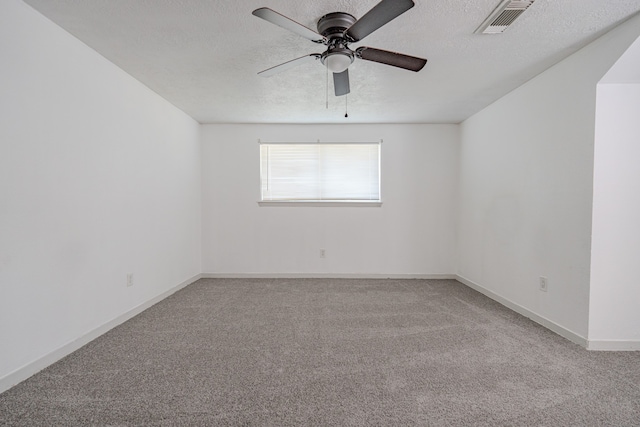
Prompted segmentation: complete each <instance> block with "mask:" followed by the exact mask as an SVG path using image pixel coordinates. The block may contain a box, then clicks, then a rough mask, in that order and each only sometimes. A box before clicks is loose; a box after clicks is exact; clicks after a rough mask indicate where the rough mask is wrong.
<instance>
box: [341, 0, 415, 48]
mask: <svg viewBox="0 0 640 427" xmlns="http://www.w3.org/2000/svg"><path fill="white" fill-rule="evenodd" d="M414 5H415V3H414V2H413V1H412V0H382V1H381V2H380V3H378V4H377V5H375V6H374V7H373V9H371V10H370V11H369V12H367V13H366V14H365V15H364V16H363V17H362V18H360V19H358V20H357V21H356V23H355V24H353V25H352V26H351V27H350V28H349V29H348V30H347V31H346V35H347V36H348V37H349V38H350V39H351V40H353V41H354V42H357V41H359V40H362V39H363V38H365V37H366V36H368V35H369V34H371V33H373V32H374V31H375V30H377V29H378V28H380V27H382V26H383V25H384V24H386V23H388V22H390V21H392V20H394V19H395V18H397V17H398V16H400V15H402V14H403V13H405V12H406V11H407V10H409V9H411V8H412V7H413V6H414Z"/></svg>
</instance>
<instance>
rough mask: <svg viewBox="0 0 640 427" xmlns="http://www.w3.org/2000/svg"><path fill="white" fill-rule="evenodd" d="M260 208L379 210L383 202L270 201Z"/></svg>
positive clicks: (260, 203) (262, 204) (261, 204)
mask: <svg viewBox="0 0 640 427" xmlns="http://www.w3.org/2000/svg"><path fill="white" fill-rule="evenodd" d="M258 205H259V206H261V207H262V206H264V207H284V206H287V207H312V206H316V207H317V206H322V207H327V208H328V207H359V208H377V207H381V206H382V202H375V201H372V202H369V201H361V202H358V201H344V202H341V201H337V200H331V201H326V202H325V201H321V200H313V201H303V200H291V201H288V200H270V201H264V202H258Z"/></svg>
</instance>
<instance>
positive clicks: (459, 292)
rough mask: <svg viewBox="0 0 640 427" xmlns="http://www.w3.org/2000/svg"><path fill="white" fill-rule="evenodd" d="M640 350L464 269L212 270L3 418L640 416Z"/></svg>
mask: <svg viewBox="0 0 640 427" xmlns="http://www.w3.org/2000/svg"><path fill="white" fill-rule="evenodd" d="M639 384H640V352H626V353H610V352H588V351H586V350H584V349H582V348H580V347H579V346H577V345H575V344H572V343H571V342H569V341H567V340H565V339H563V338H561V337H559V336H557V335H555V334H554V333H552V332H549V331H547V330H546V329H544V328H542V327H540V326H538V325H536V324H534V323H532V322H531V321H529V320H527V319H525V318H523V317H522V316H520V315H518V314H515V313H513V312H512V311H510V310H508V309H506V308H504V307H502V306H500V305H499V304H497V303H495V302H493V301H491V300H489V299H488V298H486V297H484V296H483V295H481V294H479V293H477V292H475V291H473V290H471V289H469V288H467V287H465V286H464V285H461V284H460V283H458V282H456V281H453V280H338V279H304V280H301V279H295V280H294V279H215V280H200V281H198V282H197V283H195V284H193V285H191V286H189V287H187V288H185V289H183V290H182V291H180V292H178V293H176V294H175V295H173V296H171V297H169V298H167V299H166V300H164V301H162V302H161V303H159V304H157V305H155V306H154V307H152V308H150V309H149V310H147V311H145V312H144V313H142V314H141V315H139V316H137V317H135V318H134V319H132V320H130V321H128V322H126V323H125V324H123V325H121V326H119V327H117V328H115V329H114V330H112V331H110V332H109V333H107V334H105V335H103V336H102V337H100V338H98V339H96V340H95V341H93V342H91V343H90V344H88V345H86V346H85V347H83V348H82V349H80V350H78V351H77V352H75V353H73V354H72V355H70V356H68V357H67V358H65V359H63V360H61V361H60V362H58V363H56V364H55V365H53V366H51V367H49V368H47V369H46V370H44V371H42V372H41V373H39V374H37V375H35V376H34V377H32V378H31V379H29V380H27V381H25V382H23V383H22V384H19V385H18V386H16V387H14V388H13V389H11V390H9V391H7V392H5V393H4V394H2V395H0V424H2V425H11V426H13V425H26V426H40V425H43V426H44V425H47V426H48V425H56V426H63V425H73V426H84V425H165V426H173V425H196V426H198V425H201V426H214V425H215V426H224V425H233V426H262V425H265V426H289V425H299V426H310V425H312V426H372V425H385V426H386V425H388V426H391V425H393V426H410V425H428V426H440V425H478V426H485V425H486V426H496V425H497V426H526V425H535V426H570V425H575V426H596V425H611V426H629V425H640V385H639Z"/></svg>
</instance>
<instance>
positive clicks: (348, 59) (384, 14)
mask: <svg viewBox="0 0 640 427" xmlns="http://www.w3.org/2000/svg"><path fill="white" fill-rule="evenodd" d="M414 5H415V3H414V2H413V1H412V0H382V1H381V2H380V3H378V4H377V5H375V6H374V7H373V8H372V9H371V10H369V12H367V13H366V14H365V15H364V16H363V17H362V18H360V19H356V18H355V17H354V16H353V15H350V14H348V13H345V12H332V13H328V14H326V15H324V16H323V17H322V18H320V19H319V20H318V32H315V31H313V30H311V29H310V28H307V27H305V26H304V25H302V24H299V23H297V22H295V21H293V20H292V19H290V18H287V17H286V16H284V15H281V14H280V13H278V12H276V11H274V10H271V9H269V8H267V7H261V8H259V9H256V10H254V11H253V14H254V15H255V16H257V17H258V18H262V19H264V20H265V21H268V22H271V23H272V24H275V25H278V26H280V27H282V28H284V29H286V30H289V31H292V32H294V33H296V34H298V35H299V36H302V37H304V38H306V39H309V40H311V41H312V42H314V43H318V44H324V45H325V46H327V50H326V51H324V52H323V53H312V54H310V55H305V56H302V57H300V58H296V59H293V60H291V61H288V62H285V63H283V64H280V65H276V66H275V67H271V68H268V69H266V70H264V71H261V72H259V73H258V74H259V75H261V76H263V77H268V76H272V75H274V74H276V73H279V72H281V71H285V70H288V69H290V68H293V67H297V66H298V65H302V64H304V63H306V62H311V61H316V60H320V62H321V63H322V64H324V65H325V66H326V67H327V69H328V70H329V71H331V72H332V73H333V86H334V88H335V93H336V96H341V95H346V94H348V93H349V91H350V90H349V70H348V68H349V66H350V65H351V64H352V63H353V61H354V60H355V58H359V59H364V60H366V61H374V62H379V63H381V64H387V65H391V66H394V67H399V68H404V69H406V70H411V71H420V70H421V69H422V67H424V66H425V64H426V63H427V60H426V59H422V58H417V57H415V56H409V55H404V54H401V53H396V52H390V51H387V50H381V49H374V48H372V47H366V46H362V47H359V48H357V49H356V50H355V51H353V50H351V49H349V44H350V43H355V42H359V41H360V40H362V39H363V38H365V37H366V36H368V35H369V34H371V33H373V32H374V31H375V30H377V29H378V28H380V27H382V26H383V25H385V24H386V23H388V22H390V21H392V20H393V19H395V18H397V17H398V16H400V15H402V14H403V13H404V12H406V11H407V10H409V9H411V8H412V7H413V6H414Z"/></svg>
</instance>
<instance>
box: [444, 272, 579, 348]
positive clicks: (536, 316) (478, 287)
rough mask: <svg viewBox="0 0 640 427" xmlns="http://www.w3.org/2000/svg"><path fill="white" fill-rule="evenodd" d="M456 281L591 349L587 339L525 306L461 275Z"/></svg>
mask: <svg viewBox="0 0 640 427" xmlns="http://www.w3.org/2000/svg"><path fill="white" fill-rule="evenodd" d="M456 280H458V281H459V282H460V283H463V284H465V285H467V286H468V287H470V288H471V289H474V290H476V291H478V292H480V293H481V294H484V295H485V296H487V297H489V298H491V299H492V300H494V301H496V302H499V303H500V304H502V305H504V306H505V307H507V308H509V309H511V310H513V311H515V312H516V313H518V314H521V315H523V316H524V317H527V318H529V319H531V320H533V321H534V322H536V323H538V324H540V325H542V326H544V327H545V328H547V329H549V330H551V331H553V332H555V333H556V334H558V335H560V336H561V337H564V338H566V339H568V340H569V341H571V342H574V343H576V344H578V345H580V346H582V347H584V348H587V349H591V348H589V346H588V341H587V339H586V338H585V337H583V336H581V335H579V334H577V333H575V332H573V331H571V330H569V329H567V328H565V327H564V326H560V325H558V324H557V323H555V322H553V321H551V320H549V319H547V318H545V317H542V316H540V315H539V314H536V313H534V312H533V311H531V310H529V309H527V308H524V307H523V306H521V305H519V304H516V303H515V302H513V301H511V300H509V299H507V298H504V297H501V296H500V295H498V294H496V293H495V292H492V291H490V290H488V289H486V288H485V287H483V286H481V285H479V284H477V283H475V282H473V281H472V280H469V279H467V278H466V277H463V276H460V275H456Z"/></svg>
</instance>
